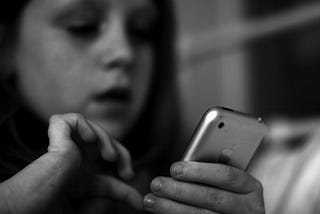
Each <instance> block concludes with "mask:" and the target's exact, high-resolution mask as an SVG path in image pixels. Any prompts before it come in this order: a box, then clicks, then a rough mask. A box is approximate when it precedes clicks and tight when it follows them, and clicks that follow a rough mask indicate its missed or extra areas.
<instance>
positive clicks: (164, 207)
mask: <svg viewBox="0 0 320 214" xmlns="http://www.w3.org/2000/svg"><path fill="white" fill-rule="evenodd" d="M143 205H144V208H145V210H146V211H149V212H152V213H155V214H189V213H190V214H195V213H201V214H217V212H213V211H210V210H207V209H202V208H197V207H192V206H189V205H186V204H181V203H179V202H176V201H172V200H168V199H165V198H161V197H157V196H155V195H153V194H148V195H146V197H145V198H144V200H143Z"/></svg>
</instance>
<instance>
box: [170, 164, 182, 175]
mask: <svg viewBox="0 0 320 214" xmlns="http://www.w3.org/2000/svg"><path fill="white" fill-rule="evenodd" d="M183 171H184V165H183V164H182V163H176V164H175V165H174V166H173V173H174V175H182V174H183Z"/></svg>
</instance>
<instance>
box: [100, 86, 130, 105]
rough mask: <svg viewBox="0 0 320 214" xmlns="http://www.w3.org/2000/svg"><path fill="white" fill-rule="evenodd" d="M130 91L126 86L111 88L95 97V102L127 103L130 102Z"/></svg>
mask: <svg viewBox="0 0 320 214" xmlns="http://www.w3.org/2000/svg"><path fill="white" fill-rule="evenodd" d="M131 98H132V96H131V93H130V91H129V89H127V88H113V89H110V90H108V91H106V92H104V93H101V94H98V95H97V96H96V97H95V100H96V101H97V102H110V103H119V104H126V105H128V104H129V103H130V102H131Z"/></svg>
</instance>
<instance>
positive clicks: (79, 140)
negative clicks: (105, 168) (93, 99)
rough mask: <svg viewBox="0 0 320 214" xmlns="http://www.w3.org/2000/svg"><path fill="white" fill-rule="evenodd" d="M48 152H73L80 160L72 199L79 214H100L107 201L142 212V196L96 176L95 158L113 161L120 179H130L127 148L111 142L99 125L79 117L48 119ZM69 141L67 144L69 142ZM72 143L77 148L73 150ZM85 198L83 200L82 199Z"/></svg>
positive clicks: (96, 163) (72, 115) (131, 174)
mask: <svg viewBox="0 0 320 214" xmlns="http://www.w3.org/2000/svg"><path fill="white" fill-rule="evenodd" d="M49 137H50V146H49V149H48V151H49V152H59V153H63V154H68V156H70V153H75V154H74V155H71V156H75V157H77V158H78V159H79V160H80V159H81V166H80V170H79V172H78V173H77V175H76V176H75V179H74V181H76V182H73V190H74V191H73V197H76V199H77V198H78V200H79V199H80V201H79V202H80V203H81V205H79V204H77V206H78V210H79V212H80V213H104V212H105V211H106V209H108V207H109V204H110V199H112V200H118V201H122V202H124V203H127V204H128V205H129V206H131V207H132V208H134V209H135V210H138V211H140V210H141V209H142V196H141V195H140V194H139V193H138V191H137V190H135V189H134V188H132V187H131V186H129V185H127V184H125V183H124V182H122V181H120V180H118V179H116V178H115V177H113V176H112V175H108V174H105V173H104V174H102V173H97V172H95V171H94V170H93V169H94V168H96V166H97V165H98V164H99V163H98V162H97V160H98V157H99V156H101V157H102V159H103V160H105V161H109V162H115V163H117V165H118V174H119V176H120V178H122V179H123V180H128V179H130V178H131V177H133V174H134V172H133V169H132V165H131V157H130V154H129V152H128V151H127V149H125V148H124V147H123V146H122V145H121V144H120V143H119V142H117V141H115V140H114V139H111V138H110V137H109V136H108V135H107V134H106V132H105V130H103V129H102V128H101V127H100V126H98V125H97V124H94V123H92V122H90V121H88V120H87V119H86V118H84V117H83V116H82V115H80V114H66V115H56V116H53V117H52V118H51V120H50V127H49ZM70 140H71V141H72V142H71V141H70ZM75 144H76V147H77V148H73V147H74V146H75ZM83 198H85V200H83Z"/></svg>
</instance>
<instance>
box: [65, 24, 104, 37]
mask: <svg viewBox="0 0 320 214" xmlns="http://www.w3.org/2000/svg"><path fill="white" fill-rule="evenodd" d="M99 29H100V25H99V23H98V22H83V23H77V24H70V25H68V26H67V31H68V32H69V33H70V34H71V35H72V36H75V37H79V38H90V37H93V36H95V35H97V34H98V33H99Z"/></svg>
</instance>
